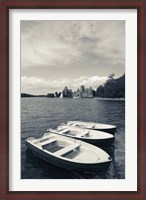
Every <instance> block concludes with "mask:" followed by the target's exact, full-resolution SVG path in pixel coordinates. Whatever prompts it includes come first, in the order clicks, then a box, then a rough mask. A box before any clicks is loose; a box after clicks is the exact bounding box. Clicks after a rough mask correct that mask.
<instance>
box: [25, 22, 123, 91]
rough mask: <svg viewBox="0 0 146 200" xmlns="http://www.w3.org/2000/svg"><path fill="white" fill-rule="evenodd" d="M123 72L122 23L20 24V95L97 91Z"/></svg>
mask: <svg viewBox="0 0 146 200" xmlns="http://www.w3.org/2000/svg"><path fill="white" fill-rule="evenodd" d="M124 72H125V22H124V21H116V20H115V21H78V20H77V21H36V20H35V21H21V92H25V93H31V94H47V93H49V92H56V91H58V92H59V91H62V90H63V88H64V87H65V86H68V88H69V89H73V90H76V89H78V88H79V87H80V85H85V86H86V87H90V86H92V87H93V88H94V89H96V88H97V87H98V86H99V85H101V84H103V83H104V82H105V81H106V79H107V77H108V76H109V74H111V73H114V74H115V76H116V77H120V76H122V75H123V73H124Z"/></svg>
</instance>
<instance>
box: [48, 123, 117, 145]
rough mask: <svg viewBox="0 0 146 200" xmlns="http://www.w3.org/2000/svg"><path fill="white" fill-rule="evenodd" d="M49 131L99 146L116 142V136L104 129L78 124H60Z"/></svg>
mask: <svg viewBox="0 0 146 200" xmlns="http://www.w3.org/2000/svg"><path fill="white" fill-rule="evenodd" d="M48 131H50V132H52V133H56V134H59V135H64V136H66V137H71V138H74V139H78V140H82V141H84V142H88V143H90V144H93V145H96V146H99V147H107V146H109V145H112V144H113V142H114V136H113V135H112V134H109V133H106V132H102V131H95V130H90V129H83V128H79V127H76V126H70V125H60V126H58V128H57V129H48Z"/></svg>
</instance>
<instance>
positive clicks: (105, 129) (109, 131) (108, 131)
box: [88, 128, 117, 135]
mask: <svg viewBox="0 0 146 200" xmlns="http://www.w3.org/2000/svg"><path fill="white" fill-rule="evenodd" d="M88 129H90V130H95V131H102V132H106V133H110V134H112V135H115V132H116V130H117V128H104V129H101V128H95V129H94V128H93V129H91V128H88Z"/></svg>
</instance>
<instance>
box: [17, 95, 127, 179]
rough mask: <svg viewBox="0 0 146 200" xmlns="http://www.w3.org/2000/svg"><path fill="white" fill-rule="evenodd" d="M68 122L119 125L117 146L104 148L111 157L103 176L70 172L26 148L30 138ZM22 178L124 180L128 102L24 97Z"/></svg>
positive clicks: (22, 113) (22, 107) (115, 144)
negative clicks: (26, 142)
mask: <svg viewBox="0 0 146 200" xmlns="http://www.w3.org/2000/svg"><path fill="white" fill-rule="evenodd" d="M68 120H80V121H93V122H99V123H105V124H113V125H116V126H117V128H118V129H117V132H116V133H115V143H114V145H113V146H112V147H108V148H107V149H105V150H106V151H107V152H108V153H109V154H110V155H111V157H112V163H111V165H110V168H109V170H108V171H107V172H106V174H104V175H98V174H85V173H77V172H72V171H68V170H66V169H62V168H59V167H56V166H54V165H52V164H49V163H47V162H45V161H43V160H41V159H40V158H37V157H36V156H35V155H34V154H33V153H32V152H31V151H30V150H29V149H28V148H27V146H26V144H25V139H26V138H27V137H31V136H33V137H40V136H42V135H43V134H44V133H45V132H46V130H47V129H48V128H56V127H57V126H58V125H59V124H61V123H64V122H66V121H68ZM21 178H22V179H78V178H82V179H85V178H90V179H91V178H93V179H124V178H125V102H124V101H120V100H99V99H97V98H92V99H69V98H65V99H59V98H54V99H51V98H21Z"/></svg>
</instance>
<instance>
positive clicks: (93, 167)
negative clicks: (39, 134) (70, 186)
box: [27, 142, 111, 174]
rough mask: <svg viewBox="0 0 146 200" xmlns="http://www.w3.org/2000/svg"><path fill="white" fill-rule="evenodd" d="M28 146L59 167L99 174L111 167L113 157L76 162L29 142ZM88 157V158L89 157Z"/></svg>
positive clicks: (40, 156) (39, 155)
mask: <svg viewBox="0 0 146 200" xmlns="http://www.w3.org/2000/svg"><path fill="white" fill-rule="evenodd" d="M27 146H28V147H29V149H30V150H31V151H32V152H33V153H34V154H35V155H36V156H37V157H39V158H41V159H43V160H45V161H47V162H49V163H51V164H54V165H56V166H58V167H61V168H65V169H68V170H71V171H79V172H88V173H92V172H96V173H97V174H104V173H106V172H107V170H108V169H109V166H110V163H111V159H110V158H109V161H108V162H104V163H95V164H94V163H92V164H91V163H76V162H70V161H68V160H64V159H60V157H55V156H53V155H51V154H48V153H46V152H44V151H42V150H40V149H38V148H37V147H35V146H33V145H31V144H30V143H28V142H27ZM87 159H88V158H87Z"/></svg>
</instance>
